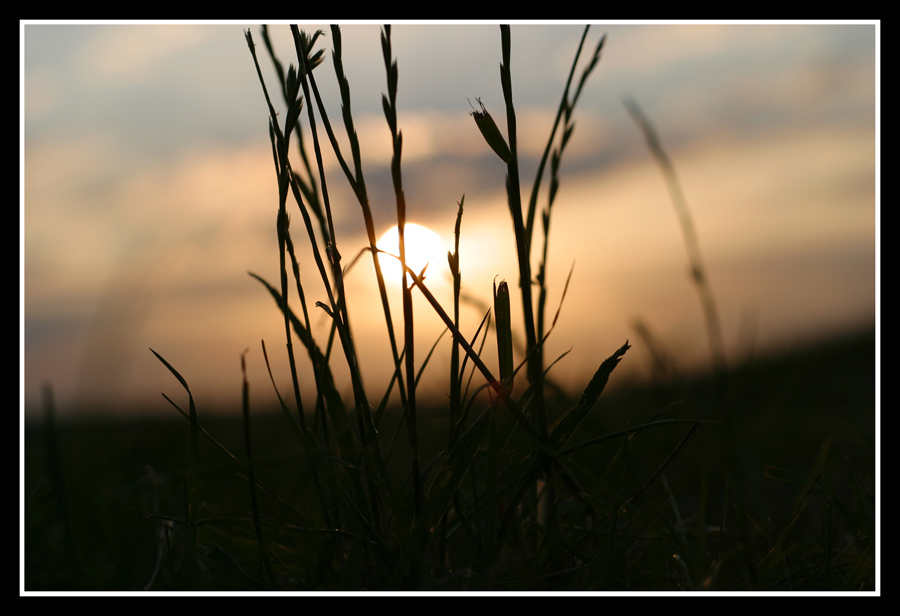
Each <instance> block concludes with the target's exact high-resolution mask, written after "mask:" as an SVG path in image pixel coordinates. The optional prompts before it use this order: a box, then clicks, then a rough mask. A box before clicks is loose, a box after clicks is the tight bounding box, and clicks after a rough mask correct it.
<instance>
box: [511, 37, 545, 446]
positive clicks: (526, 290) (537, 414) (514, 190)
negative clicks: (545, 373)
mask: <svg viewBox="0 0 900 616" xmlns="http://www.w3.org/2000/svg"><path fill="white" fill-rule="evenodd" d="M500 45H501V51H502V56H503V62H502V64H501V65H500V83H501V85H502V87H503V98H504V100H505V102H506V125H507V135H508V136H509V151H510V157H509V162H507V165H506V168H507V193H508V197H509V209H510V213H511V214H512V219H513V230H514V233H515V237H516V253H517V255H518V263H519V287H520V289H521V291H522V311H523V316H524V320H525V348H526V352H527V353H528V354H529V355H530V356H531V357H532V359H531V360H530V361H529V363H528V381H529V382H530V383H531V384H532V387H534V388H535V390H534V401H535V404H534V413H533V414H534V420H535V423H536V424H537V430H538V434H540V435H541V437H542V438H546V436H547V420H546V418H545V416H544V403H543V387H542V386H541V383H540V380H541V377H540V375H541V372H542V370H541V365H542V363H541V362H542V357H543V356H542V354H541V351H540V349H537V350H536V351H535V347H536V344H537V338H536V335H535V329H534V325H535V323H534V307H533V303H532V297H531V261H530V258H529V248H528V240H527V238H526V235H525V225H524V222H523V220H522V197H521V192H520V188H519V159H518V152H517V147H516V146H517V139H516V110H515V107H514V105H513V95H512V75H511V72H510V28H509V25H501V26H500ZM532 351H535V353H534V355H531V354H532Z"/></svg>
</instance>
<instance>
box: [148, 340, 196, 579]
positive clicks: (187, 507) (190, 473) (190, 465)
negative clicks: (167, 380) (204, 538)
mask: <svg viewBox="0 0 900 616" xmlns="http://www.w3.org/2000/svg"><path fill="white" fill-rule="evenodd" d="M150 352H151V353H153V354H154V355H156V358H157V359H158V360H159V361H161V362H162V363H163V365H164V366H165V367H166V368H168V369H169V372H171V373H172V374H173V375H174V376H175V378H176V379H178V382H179V383H181V386H182V387H183V388H184V390H185V391H186V392H187V395H188V419H189V422H190V427H189V428H188V440H187V460H186V464H185V484H184V519H185V523H186V525H187V536H188V540H187V553H186V555H185V570H186V572H187V573H186V578H187V580H186V582H187V584H188V586H189V587H194V586H196V584H197V583H198V581H199V573H200V563H199V561H198V558H199V551H198V546H199V544H200V425H199V423H198V422H197V408H196V407H195V406H194V395H193V394H192V393H191V388H190V387H188V384H187V381H186V380H185V379H184V377H183V376H181V374H179V372H178V371H177V370H176V369H175V368H173V367H172V365H171V364H170V363H169V362H167V361H166V360H165V359H163V358H162V356H161V355H160V354H159V353H157V352H156V351H154V350H153V349H150Z"/></svg>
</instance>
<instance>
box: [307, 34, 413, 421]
mask: <svg viewBox="0 0 900 616" xmlns="http://www.w3.org/2000/svg"><path fill="white" fill-rule="evenodd" d="M331 32H332V38H333V41H334V43H333V46H334V51H333V54H332V59H333V63H334V70H335V76H336V77H337V81H338V85H339V86H340V92H341V108H342V112H343V118H344V126H345V128H346V132H347V138H348V140H349V142H350V150H351V155H352V156H353V165H354V169H355V172H351V171H350V168H349V167H348V166H347V163H346V162H345V161H344V158H343V156H342V155H341V149H340V145H339V144H338V142H337V139H336V138H335V135H334V131H333V130H332V127H331V123H330V122H329V120H328V114H327V113H326V112H325V106H324V104H323V102H322V98H321V96H320V95H319V90H318V88H317V87H316V83H315V79H314V78H312V76H311V79H310V86H311V89H312V92H313V96H314V97H315V100H316V105H317V108H318V110H319V116H320V117H321V118H322V125H323V126H324V127H325V131H326V133H327V135H328V138H329V140H330V142H331V147H332V150H333V152H334V155H335V157H336V158H337V161H338V164H339V165H340V167H341V169H342V170H343V171H344V175H345V176H346V178H347V181H348V182H349V184H350V186H351V188H352V189H353V192H354V194H355V195H356V198H357V200H358V201H359V205H360V208H361V209H362V213H363V221H364V222H365V227H366V235H367V237H368V240H369V248H370V251H371V253H372V264H373V266H374V268H375V278H376V281H377V283H378V293H379V296H380V298H381V305H382V310H383V311H384V318H385V325H386V326H387V330H388V339H389V342H390V345H391V353H392V357H393V359H394V364H395V365H396V366H398V376H397V384H398V391H399V393H400V403H401V405H405V404H406V388H405V385H404V380H403V376H402V372H400V371H399V366H400V352H399V349H398V346H397V339H396V336H395V334H394V325H393V319H392V317H391V309H390V303H389V301H388V295H387V288H386V286H385V283H384V275H383V273H382V271H381V263H380V261H379V257H378V251H377V249H376V244H377V238H376V236H375V223H374V220H373V218H372V211H371V208H370V207H369V197H368V192H367V190H366V183H365V178H364V176H363V172H362V159H361V156H360V151H359V139H358V137H357V134H356V130H355V128H354V125H353V115H352V111H351V106H350V85H349V83H348V82H347V78H346V76H345V75H344V70H343V60H342V54H341V50H342V47H341V31H340V27H338V26H336V25H335V26H332V27H331Z"/></svg>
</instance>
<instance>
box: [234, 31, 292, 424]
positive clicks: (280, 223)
mask: <svg viewBox="0 0 900 616" xmlns="http://www.w3.org/2000/svg"><path fill="white" fill-rule="evenodd" d="M246 39H247V46H248V47H249V48H250V54H251V55H252V57H253V64H254V66H255V67H256V74H257V76H258V78H259V82H260V85H261V86H262V89H263V94H264V95H265V98H266V104H267V105H268V108H269V118H270V119H269V138H270V141H271V142H272V154H273V157H274V159H275V173H276V176H277V178H278V216H277V220H276V226H277V231H278V261H279V277H280V279H281V296H282V297H283V298H285V308H286V307H287V269H286V267H285V256H284V251H285V240H284V234H286V233H287V228H288V224H289V222H288V216H287V211H286V204H287V192H288V184H289V179H288V178H289V177H290V176H289V171H288V166H287V158H288V157H287V144H286V140H285V137H284V135H283V133H282V132H281V130H280V129H279V127H278V118H277V114H276V112H275V108H274V107H273V106H272V101H271V99H270V98H269V91H268V89H267V88H266V83H265V79H263V76H262V70H261V69H260V67H259V60H258V59H257V57H256V45H255V43H254V42H253V36H252V35H251V34H250V31H249V30H247V32H246ZM301 102H302V101H297V107H296V110H297V112H299V105H300V104H301ZM292 105H293V101H292ZM288 130H290V127H288ZM284 330H285V340H286V346H287V354H288V362H289V364H290V369H291V381H292V383H293V386H294V400H295V404H296V408H297V414H298V415H299V416H300V425H301V426H303V428H304V429H305V428H306V418H305V417H304V413H303V402H302V399H301V397H300V384H299V379H298V378H297V366H296V362H295V360H294V351H293V342H292V338H291V328H290V323H289V320H288V316H287V312H286V311H285V312H284Z"/></svg>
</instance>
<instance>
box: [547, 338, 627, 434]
mask: <svg viewBox="0 0 900 616" xmlns="http://www.w3.org/2000/svg"><path fill="white" fill-rule="evenodd" d="M630 348H631V345H629V344H628V342H627V341H626V342H625V344H623V345H622V346H621V347H619V350H617V351H616V352H615V353H613V354H612V355H610V356H609V357H608V358H606V359H605V360H604V361H603V363H601V364H600V367H599V368H597V372H595V373H594V376H593V377H592V378H591V381H590V383H588V386H587V387H586V388H585V390H584V392H583V393H582V394H581V398H579V400H578V403H577V404H576V405H575V407H574V408H573V409H571V410H570V411H569V412H568V413H566V415H564V416H563V417H562V419H560V420H559V421H558V422H557V424H556V427H555V428H554V429H553V431H552V432H551V435H550V441H551V443H553V444H554V445H555V446H556V447H557V448H562V447H563V446H564V445H565V444H566V443H567V442H568V441H569V439H571V438H572V436H573V435H574V434H575V431H576V430H577V428H578V426H579V425H581V422H582V421H584V418H585V417H587V414H588V413H589V412H590V410H591V409H592V408H593V407H594V404H596V402H597V400H598V399H599V398H600V394H602V393H603V389H604V388H605V387H606V383H607V382H609V376H610V375H611V374H612V371H613V370H615V368H616V366H618V365H619V362H620V361H621V360H622V356H623V355H625V353H626V352H627V351H628V349H630Z"/></svg>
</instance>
